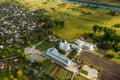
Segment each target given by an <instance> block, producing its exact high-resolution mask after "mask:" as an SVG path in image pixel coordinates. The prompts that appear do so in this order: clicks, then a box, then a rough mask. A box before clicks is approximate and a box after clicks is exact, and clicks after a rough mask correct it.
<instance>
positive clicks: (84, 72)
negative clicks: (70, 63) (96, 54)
mask: <svg viewBox="0 0 120 80" xmlns="http://www.w3.org/2000/svg"><path fill="white" fill-rule="evenodd" d="M80 72H81V73H83V74H85V75H88V72H87V71H85V70H83V69H80Z"/></svg>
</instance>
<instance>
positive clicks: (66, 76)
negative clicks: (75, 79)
mask: <svg viewBox="0 0 120 80" xmlns="http://www.w3.org/2000/svg"><path fill="white" fill-rule="evenodd" d="M72 74H73V73H72V72H70V71H67V70H65V69H64V68H61V69H60V70H59V71H58V73H57V74H56V77H57V78H58V79H59V80H70V79H71V77H72Z"/></svg>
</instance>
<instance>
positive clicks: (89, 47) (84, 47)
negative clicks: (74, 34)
mask: <svg viewBox="0 0 120 80" xmlns="http://www.w3.org/2000/svg"><path fill="white" fill-rule="evenodd" d="M82 48H83V49H86V50H91V51H92V50H94V45H92V44H90V43H87V42H86V43H85V44H84V45H83V46H82Z"/></svg>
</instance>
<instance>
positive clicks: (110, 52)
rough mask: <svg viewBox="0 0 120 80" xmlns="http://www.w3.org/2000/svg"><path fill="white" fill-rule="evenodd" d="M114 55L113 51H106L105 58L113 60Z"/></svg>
mask: <svg viewBox="0 0 120 80" xmlns="http://www.w3.org/2000/svg"><path fill="white" fill-rule="evenodd" d="M115 55H116V52H115V51H113V50H108V52H107V54H106V57H108V58H113V57H114V56H115Z"/></svg>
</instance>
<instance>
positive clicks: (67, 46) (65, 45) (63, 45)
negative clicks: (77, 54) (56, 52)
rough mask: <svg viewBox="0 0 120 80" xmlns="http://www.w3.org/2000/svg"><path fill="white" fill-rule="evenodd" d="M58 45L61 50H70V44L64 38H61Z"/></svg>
mask: <svg viewBox="0 0 120 80" xmlns="http://www.w3.org/2000/svg"><path fill="white" fill-rule="evenodd" d="M59 47H60V49H61V50H63V51H67V50H71V48H70V44H69V43H68V42H67V41H66V40H61V41H60V43H59Z"/></svg>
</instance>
